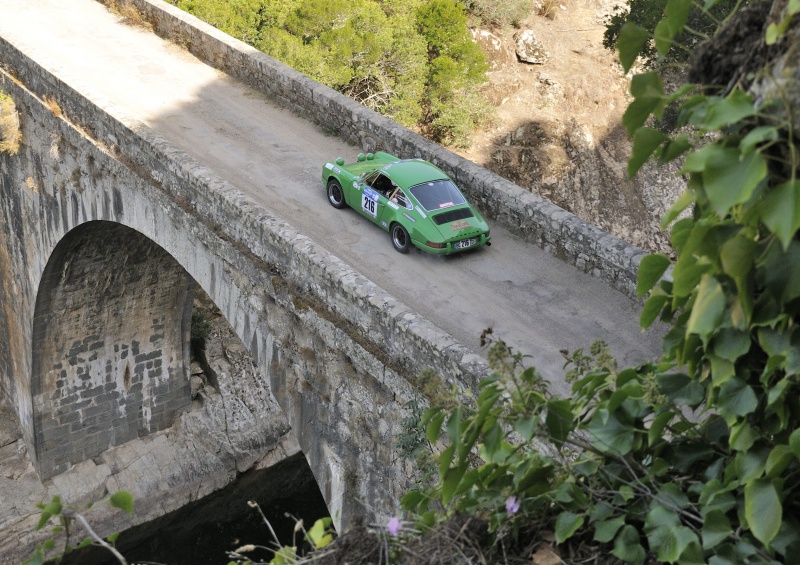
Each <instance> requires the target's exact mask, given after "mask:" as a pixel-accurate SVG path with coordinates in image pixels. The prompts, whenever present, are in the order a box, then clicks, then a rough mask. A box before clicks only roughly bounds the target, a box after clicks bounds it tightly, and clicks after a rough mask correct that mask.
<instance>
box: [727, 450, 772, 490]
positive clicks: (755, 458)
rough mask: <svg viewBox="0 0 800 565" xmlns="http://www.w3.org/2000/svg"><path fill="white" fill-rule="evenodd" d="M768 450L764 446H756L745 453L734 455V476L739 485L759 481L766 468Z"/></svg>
mask: <svg viewBox="0 0 800 565" xmlns="http://www.w3.org/2000/svg"><path fill="white" fill-rule="evenodd" d="M769 452H770V449H769V448H768V447H765V446H756V447H753V448H751V449H750V450H748V451H746V452H740V453H737V454H736V459H735V460H734V467H735V469H736V476H737V477H738V478H739V481H740V482H741V483H747V482H750V481H752V480H754V479H759V478H761V477H762V476H763V475H764V470H765V469H766V467H767V459H768V458H769Z"/></svg>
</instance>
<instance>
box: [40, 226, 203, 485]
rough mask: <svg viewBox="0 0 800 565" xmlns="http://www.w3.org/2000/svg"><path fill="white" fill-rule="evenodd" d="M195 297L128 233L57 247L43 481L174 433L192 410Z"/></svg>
mask: <svg viewBox="0 0 800 565" xmlns="http://www.w3.org/2000/svg"><path fill="white" fill-rule="evenodd" d="M193 289H194V281H192V280H191V278H190V277H188V275H187V274H186V271H184V269H183V268H182V267H180V265H178V264H177V263H176V262H175V260H174V259H173V258H172V257H170V256H169V255H168V254H167V253H166V252H165V251H164V250H163V249H161V248H160V247H158V246H157V245H155V244H154V243H153V242H152V241H150V240H147V239H144V238H141V237H139V236H138V234H137V233H136V232H134V231H133V230H131V229H130V228H126V227H125V226H121V225H120V224H115V223H111V222H89V223H87V224H83V225H82V226H80V227H78V228H76V229H73V230H72V231H71V232H69V233H68V234H67V235H66V237H65V238H64V239H63V240H62V241H61V242H60V243H59V244H58V245H57V246H56V249H55V250H54V252H53V255H52V257H51V258H50V261H49V262H48V264H47V268H46V269H45V273H44V275H43V277H42V282H41V284H40V288H39V294H38V297H39V300H38V303H37V307H36V318H35V319H34V328H33V347H32V349H33V351H34V355H33V359H32V366H33V371H32V372H33V375H36V376H39V378H38V379H35V380H34V381H33V382H32V390H31V392H32V395H33V403H34V430H35V437H34V445H35V446H36V450H35V451H36V452H37V454H38V464H39V473H40V475H42V476H45V477H48V476H52V475H56V474H59V473H61V472H63V471H65V470H67V468H69V466H70V464H72V463H76V462H79V461H84V460H86V459H89V458H91V457H94V456H96V455H98V454H99V453H102V452H103V451H105V450H106V449H108V448H109V447H111V446H115V445H120V444H122V443H125V442H127V441H130V440H132V439H134V438H136V437H139V436H144V435H147V434H149V433H152V432H155V431H158V430H163V429H165V428H168V427H170V426H172V424H173V423H174V421H175V416H176V415H177V414H179V413H180V412H182V411H184V410H187V409H188V408H189V405H190V394H189V379H188V376H187V374H186V371H187V367H188V357H189V355H188V354H189V352H188V343H189V340H188V337H189V333H188V332H189V331H190V326H191V322H190V320H191V300H192V296H193ZM140 326H143V327H140ZM79 328H84V331H85V332H88V334H89V335H85V336H80V335H77V336H76V333H75V332H76V330H77V329H79ZM148 335H149V339H148V340H147V341H144V342H142V341H138V338H140V336H148ZM51 360H52V364H51V365H49V366H48V365H46V363H48V362H50V361H51Z"/></svg>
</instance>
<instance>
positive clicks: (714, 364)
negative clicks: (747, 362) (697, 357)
mask: <svg viewBox="0 0 800 565" xmlns="http://www.w3.org/2000/svg"><path fill="white" fill-rule="evenodd" d="M706 357H707V358H708V360H709V361H710V362H711V384H713V385H714V386H715V387H720V386H722V385H723V384H725V383H726V382H728V380H729V379H731V378H733V377H734V376H736V366H735V365H734V364H733V362H732V361H728V360H727V359H723V358H722V357H718V356H716V355H706Z"/></svg>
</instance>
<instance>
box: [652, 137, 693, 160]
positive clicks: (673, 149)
mask: <svg viewBox="0 0 800 565" xmlns="http://www.w3.org/2000/svg"><path fill="white" fill-rule="evenodd" d="M691 148H692V144H691V142H690V141H689V138H688V137H686V136H685V135H684V134H680V135H677V136H675V138H674V139H671V140H669V141H668V142H667V143H665V144H664V149H663V150H662V152H661V155H659V157H658V162H659V163H661V164H662V165H663V164H665V163H669V162H670V161H674V160H675V159H677V158H678V157H680V156H681V155H683V154H684V153H686V152H687V151H688V150H689V149H691Z"/></svg>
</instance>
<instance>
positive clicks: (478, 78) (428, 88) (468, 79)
mask: <svg viewBox="0 0 800 565" xmlns="http://www.w3.org/2000/svg"><path fill="white" fill-rule="evenodd" d="M170 2H171V3H173V4H175V5H176V6H178V7H180V8H182V9H184V10H187V11H189V12H191V13H193V14H194V15H196V16H198V17H200V18H202V19H204V20H205V21H207V22H209V23H211V24H212V25H214V26H216V27H218V28H219V29H221V30H223V31H225V32H227V33H229V34H231V35H233V36H235V37H238V38H239V39H242V40H243V41H246V42H248V43H250V44H251V45H253V46H254V47H256V48H258V49H260V50H262V51H264V52H265V53H267V54H268V55H271V56H272V57H275V58H276V59H279V60H280V61H283V62H284V63H286V64H287V65H289V66H291V67H293V68H295V69H297V70H299V71H300V72H302V73H304V74H306V75H308V76H309V77H311V78H313V79H314V80H317V81H319V82H321V83H323V84H326V85H328V86H330V87H332V88H335V89H336V90H338V91H340V92H342V93H343V94H346V95H348V96H350V97H352V98H353V99H355V100H357V101H359V102H361V103H362V104H364V105H365V106H367V107H369V108H371V109H373V110H375V111H377V112H380V113H382V114H384V115H386V116H388V117H390V118H392V119H394V120H395V121H397V122H399V123H401V124H403V125H406V126H415V125H416V126H419V127H420V128H421V129H424V130H427V131H430V132H432V135H433V136H434V141H443V142H448V141H450V140H454V141H453V142H456V143H460V144H466V143H468V142H469V141H468V140H469V138H470V137H471V134H472V131H473V130H474V128H475V127H476V125H478V124H480V120H481V119H482V116H483V114H485V113H486V111H487V109H488V106H486V105H484V107H483V108H481V109H480V111H478V110H476V109H475V108H476V107H477V106H476V104H475V103H473V104H472V105H471V107H472V108H473V111H472V112H468V113H465V112H463V111H459V112H452V111H448V110H447V105H448V104H452V103H454V99H455V97H456V96H457V93H459V92H460V91H461V90H464V89H470V90H473V89H475V87H477V86H478V85H480V84H482V83H484V82H485V80H486V79H485V72H486V70H487V69H488V66H487V64H486V61H485V57H484V55H483V52H482V51H481V50H480V48H479V47H478V46H477V45H476V44H475V43H473V42H472V41H471V38H470V36H469V33H468V31H467V19H466V13H465V12H464V9H463V7H462V6H461V5H460V4H458V3H457V2H456V0H424V1H423V0H392V1H385V2H378V1H377V0H235V1H233V2H226V1H223V0H170ZM440 57H446V58H448V71H449V72H447V73H442V72H441V67H442V62H443V61H439V62H437V59H439V58H440ZM437 118H440V119H439V121H438V124H437V126H436V127H433V128H431V127H429V126H430V124H432V123H433V122H434V121H435V120H437Z"/></svg>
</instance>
